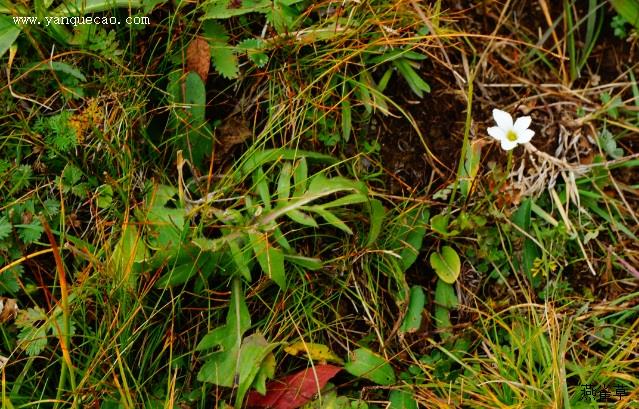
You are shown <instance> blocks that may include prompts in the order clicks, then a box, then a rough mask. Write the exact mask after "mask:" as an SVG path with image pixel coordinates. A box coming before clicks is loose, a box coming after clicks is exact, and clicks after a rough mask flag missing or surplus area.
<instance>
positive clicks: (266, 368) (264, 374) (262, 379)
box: [253, 352, 277, 395]
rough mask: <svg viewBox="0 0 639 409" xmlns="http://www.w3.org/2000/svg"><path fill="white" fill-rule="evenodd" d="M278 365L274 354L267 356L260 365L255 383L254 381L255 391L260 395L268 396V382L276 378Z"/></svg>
mask: <svg viewBox="0 0 639 409" xmlns="http://www.w3.org/2000/svg"><path fill="white" fill-rule="evenodd" d="M276 365H277V362H276V361H275V355H273V353H272V352H271V353H269V354H267V355H266V357H265V358H264V360H263V361H262V363H261V364H260V370H259V372H258V373H257V375H256V376H255V381H253V386H254V387H255V390H256V391H258V392H259V393H260V394H262V395H266V380H267V379H273V377H274V376H275V367H276Z"/></svg>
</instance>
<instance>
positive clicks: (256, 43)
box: [235, 38, 268, 68]
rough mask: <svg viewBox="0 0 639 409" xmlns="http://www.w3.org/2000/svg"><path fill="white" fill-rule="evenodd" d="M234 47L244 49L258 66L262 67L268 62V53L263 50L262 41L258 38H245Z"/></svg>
mask: <svg viewBox="0 0 639 409" xmlns="http://www.w3.org/2000/svg"><path fill="white" fill-rule="evenodd" d="M235 48H236V49H237V50H241V51H245V52H246V55H247V56H248V58H249V59H250V60H251V61H253V63H254V64H255V65H257V66H258V67H259V68H262V67H264V66H265V65H266V64H267V63H268V55H266V54H265V53H264V52H263V50H264V41H263V40H262V39H260V38H247V39H246V40H243V41H241V42H240V43H238V44H237V45H236V46H235Z"/></svg>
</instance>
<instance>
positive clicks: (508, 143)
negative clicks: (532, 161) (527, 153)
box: [501, 138, 517, 151]
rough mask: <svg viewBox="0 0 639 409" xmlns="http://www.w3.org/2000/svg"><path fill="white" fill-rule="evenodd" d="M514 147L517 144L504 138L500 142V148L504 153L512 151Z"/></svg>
mask: <svg viewBox="0 0 639 409" xmlns="http://www.w3.org/2000/svg"><path fill="white" fill-rule="evenodd" d="M515 146H517V142H514V141H509V140H508V139H506V138H504V139H502V140H501V148H502V149H503V150H505V151H509V150H511V149H513V148H514V147H515Z"/></svg>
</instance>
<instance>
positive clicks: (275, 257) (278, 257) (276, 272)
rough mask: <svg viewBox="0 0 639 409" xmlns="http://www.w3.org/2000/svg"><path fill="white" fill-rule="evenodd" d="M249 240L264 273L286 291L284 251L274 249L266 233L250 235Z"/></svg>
mask: <svg viewBox="0 0 639 409" xmlns="http://www.w3.org/2000/svg"><path fill="white" fill-rule="evenodd" d="M249 238H250V240H251V245H252V246H253V252H254V253H255V256H256V257H257V262H258V263H259V264H260V267H261V268H262V271H264V273H265V274H266V275H268V276H269V277H270V278H271V280H273V281H275V283H276V284H277V285H278V286H280V288H281V289H283V290H284V289H286V272H285V270H284V253H282V250H280V249H279V248H277V247H273V246H272V245H271V244H270V243H269V241H268V235H267V234H266V233H264V234H257V233H249Z"/></svg>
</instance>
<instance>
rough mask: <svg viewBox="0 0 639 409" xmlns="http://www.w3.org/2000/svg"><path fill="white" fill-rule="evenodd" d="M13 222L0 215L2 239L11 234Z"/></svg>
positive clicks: (0, 236) (0, 235)
mask: <svg viewBox="0 0 639 409" xmlns="http://www.w3.org/2000/svg"><path fill="white" fill-rule="evenodd" d="M11 230H12V227H11V223H9V219H7V218H6V217H5V216H3V217H0V240H4V239H6V238H7V237H9V235H10V234H11Z"/></svg>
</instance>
